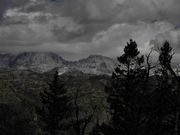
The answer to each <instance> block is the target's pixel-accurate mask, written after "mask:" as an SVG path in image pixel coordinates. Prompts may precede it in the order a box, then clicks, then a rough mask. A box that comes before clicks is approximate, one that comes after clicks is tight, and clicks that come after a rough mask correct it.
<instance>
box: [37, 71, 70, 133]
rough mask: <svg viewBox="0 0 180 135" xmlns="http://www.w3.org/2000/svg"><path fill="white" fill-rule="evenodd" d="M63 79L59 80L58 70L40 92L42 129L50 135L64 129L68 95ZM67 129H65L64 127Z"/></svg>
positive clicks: (67, 109)
mask: <svg viewBox="0 0 180 135" xmlns="http://www.w3.org/2000/svg"><path fill="white" fill-rule="evenodd" d="M66 92H67V91H66V89H65V86H64V83H63V81H60V79H59V76H58V72H56V73H55V75H54V78H53V81H52V82H51V83H49V89H47V90H44V91H43V92H42V93H40V96H41V102H42V108H41V109H40V110H39V114H40V118H41V120H42V121H43V129H44V130H45V131H46V132H48V133H49V134H50V135H57V134H58V132H61V134H62V132H63V131H64V130H65V129H64V128H65V121H66V119H65V118H67V114H68V111H69V104H68V97H67V94H66ZM66 130H67V129H66Z"/></svg>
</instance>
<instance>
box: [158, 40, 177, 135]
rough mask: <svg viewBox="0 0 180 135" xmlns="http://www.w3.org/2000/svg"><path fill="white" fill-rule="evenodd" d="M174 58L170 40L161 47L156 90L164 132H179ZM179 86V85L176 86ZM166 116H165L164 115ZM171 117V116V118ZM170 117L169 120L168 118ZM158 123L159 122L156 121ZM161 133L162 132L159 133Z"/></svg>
mask: <svg viewBox="0 0 180 135" xmlns="http://www.w3.org/2000/svg"><path fill="white" fill-rule="evenodd" d="M172 58H173V50H172V47H171V46H170V44H169V42H167V41H166V42H165V43H164V44H163V46H162V47H161V48H160V55H159V62H160V65H161V69H160V76H159V80H158V82H159V85H158V88H157V90H156V92H158V93H159V100H160V101H159V100H158V101H157V102H156V105H158V106H157V107H158V109H157V110H159V112H161V113H160V114H159V117H160V120H159V123H160V124H161V127H162V128H163V129H162V130H164V132H166V133H168V132H169V133H170V134H175V135H177V134H179V133H180V131H179V128H180V126H179V111H180V110H179V105H180V101H179V99H180V93H179V87H180V82H179V77H178V75H177V74H176V73H175V72H174V71H173V68H172V66H171V60H172ZM176 86H177V87H176ZM163 116H164V117H163ZM169 117H170V118H169ZM167 118H168V120H167ZM162 121H163V122H162ZM156 123H157V122H156ZM159 134H162V132H161V133H159Z"/></svg>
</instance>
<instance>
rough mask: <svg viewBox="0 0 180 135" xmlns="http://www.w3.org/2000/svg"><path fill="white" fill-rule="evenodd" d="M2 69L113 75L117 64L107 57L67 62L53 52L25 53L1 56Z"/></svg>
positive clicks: (0, 64) (94, 56)
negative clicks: (56, 70) (54, 70)
mask: <svg viewBox="0 0 180 135" xmlns="http://www.w3.org/2000/svg"><path fill="white" fill-rule="evenodd" d="M0 60H1V62H0V67H3V68H12V69H16V70H32V71H36V72H48V71H51V70H53V69H55V68H58V70H59V72H62V73H65V72H70V71H71V70H73V71H77V70H78V71H80V72H83V73H88V74H111V73H112V71H113V69H114V66H115V64H116V62H115V61H114V60H113V59H111V58H109V57H106V56H102V55H90V56H89V57H87V58H84V59H80V60H79V61H67V60H65V59H63V58H62V57H61V56H59V55H58V54H56V53H53V52H23V53H20V54H17V55H5V56H4V55H0Z"/></svg>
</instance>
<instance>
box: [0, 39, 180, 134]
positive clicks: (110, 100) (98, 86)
mask: <svg viewBox="0 0 180 135" xmlns="http://www.w3.org/2000/svg"><path fill="white" fill-rule="evenodd" d="M153 51H156V52H158V55H159V56H158V62H157V64H156V63H155V62H152V60H151V58H152V56H151V55H152V52H153ZM173 55H174V52H173V48H172V47H171V45H170V43H169V42H167V41H166V42H165V43H164V44H162V45H161V47H160V48H159V49H156V50H153V49H151V50H150V52H149V53H148V54H147V55H141V53H140V51H139V49H138V45H137V44H136V42H135V41H133V40H130V41H129V42H128V43H127V45H126V46H125V47H124V51H123V54H122V55H121V56H119V57H117V61H118V66H117V67H115V68H114V72H113V73H112V75H111V76H108V75H90V74H74V73H73V72H72V73H68V74H64V75H58V72H57V71H55V72H47V73H43V74H41V73H36V72H31V71H15V70H5V69H3V70H0V134H1V135H179V134H180V108H179V106H180V93H179V87H180V79H179V76H178V72H176V71H175V70H174V68H173V67H172V62H171V61H172V59H173Z"/></svg>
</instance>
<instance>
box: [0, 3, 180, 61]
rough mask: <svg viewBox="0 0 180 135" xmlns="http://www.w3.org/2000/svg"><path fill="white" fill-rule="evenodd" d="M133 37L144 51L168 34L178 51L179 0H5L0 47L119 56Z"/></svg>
mask: <svg viewBox="0 0 180 135" xmlns="http://www.w3.org/2000/svg"><path fill="white" fill-rule="evenodd" d="M130 38H132V39H134V40H135V41H136V42H137V44H138V46H139V48H140V50H141V51H142V52H143V53H146V52H148V51H149V48H151V47H152V46H153V45H161V44H162V42H164V41H165V40H168V41H169V42H170V43H171V45H172V46H173V48H174V50H175V52H176V55H177V56H179V54H180V0H0V51H1V52H7V51H10V52H21V51H54V52H58V53H59V54H60V55H61V56H63V57H65V58H67V59H77V58H81V57H86V56H88V55H89V54H102V55H106V56H110V57H116V56H119V55H121V53H122V49H123V48H124V46H125V45H126V42H127V41H128V40H129V39H130ZM179 58H180V57H179Z"/></svg>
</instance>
